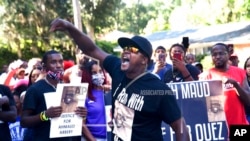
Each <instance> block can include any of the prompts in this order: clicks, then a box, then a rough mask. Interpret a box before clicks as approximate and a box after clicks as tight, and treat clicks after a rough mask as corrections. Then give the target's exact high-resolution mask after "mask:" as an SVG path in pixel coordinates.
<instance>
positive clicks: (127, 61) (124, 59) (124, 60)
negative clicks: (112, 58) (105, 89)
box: [122, 56, 130, 65]
mask: <svg viewBox="0 0 250 141" xmlns="http://www.w3.org/2000/svg"><path fill="white" fill-rule="evenodd" d="M129 61H130V60H129V58H128V56H123V57H122V64H123V65H126V64H128V63H129Z"/></svg>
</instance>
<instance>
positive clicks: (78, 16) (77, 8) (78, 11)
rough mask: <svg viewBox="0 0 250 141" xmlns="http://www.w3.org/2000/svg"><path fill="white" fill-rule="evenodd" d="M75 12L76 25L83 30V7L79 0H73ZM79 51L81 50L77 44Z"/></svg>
mask: <svg viewBox="0 0 250 141" xmlns="http://www.w3.org/2000/svg"><path fill="white" fill-rule="evenodd" d="M72 7H73V14H74V25H75V27H77V28H78V29H79V30H80V31H82V19H81V9H80V4H79V0H72ZM76 48H77V52H78V51H79V48H78V46H76Z"/></svg>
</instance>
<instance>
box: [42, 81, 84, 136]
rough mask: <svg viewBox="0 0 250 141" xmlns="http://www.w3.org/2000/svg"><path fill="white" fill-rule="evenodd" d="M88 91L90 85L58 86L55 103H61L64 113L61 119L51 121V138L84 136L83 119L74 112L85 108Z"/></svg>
mask: <svg viewBox="0 0 250 141" xmlns="http://www.w3.org/2000/svg"><path fill="white" fill-rule="evenodd" d="M87 90H88V83H81V84H58V85H57V91H56V94H55V95H57V96H56V98H57V99H54V102H56V101H60V104H59V105H61V106H62V109H63V112H62V114H61V116H60V117H58V118H52V119H51V125H50V138H58V137H69V136H81V135H82V118H81V117H79V116H78V115H76V114H75V112H74V111H75V109H76V108H77V106H83V107H84V106H85V100H86V96H87V92H88V91H87ZM46 97H47V98H46ZM46 97H45V98H46V99H48V97H49V96H46ZM50 101H51V100H50ZM46 103H47V100H46ZM59 105H58V106H59Z"/></svg>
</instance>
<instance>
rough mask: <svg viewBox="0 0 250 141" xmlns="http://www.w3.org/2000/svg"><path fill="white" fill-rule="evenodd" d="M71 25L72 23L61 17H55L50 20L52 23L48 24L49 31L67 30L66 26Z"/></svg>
mask: <svg viewBox="0 0 250 141" xmlns="http://www.w3.org/2000/svg"><path fill="white" fill-rule="evenodd" d="M70 25H72V23H70V22H68V21H66V20H63V19H59V18H57V19H55V20H53V21H52V23H51V24H50V30H49V31H50V32H54V31H57V30H61V31H63V30H67V28H68V27H69V26H70Z"/></svg>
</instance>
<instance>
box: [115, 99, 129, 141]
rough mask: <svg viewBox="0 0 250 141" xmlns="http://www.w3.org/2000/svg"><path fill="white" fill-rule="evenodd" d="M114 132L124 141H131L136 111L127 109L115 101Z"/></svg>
mask: <svg viewBox="0 0 250 141" xmlns="http://www.w3.org/2000/svg"><path fill="white" fill-rule="evenodd" d="M115 107H116V108H115V112H114V119H113V124H114V130H113V133H114V134H115V135H116V136H117V137H119V138H121V139H122V140H124V141H129V140H130V137H131V134H132V124H133V120H132V119H133V117H134V110H132V109H130V108H127V107H126V106H124V105H123V104H121V103H120V102H118V101H115Z"/></svg>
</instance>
